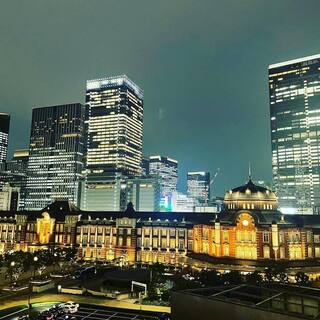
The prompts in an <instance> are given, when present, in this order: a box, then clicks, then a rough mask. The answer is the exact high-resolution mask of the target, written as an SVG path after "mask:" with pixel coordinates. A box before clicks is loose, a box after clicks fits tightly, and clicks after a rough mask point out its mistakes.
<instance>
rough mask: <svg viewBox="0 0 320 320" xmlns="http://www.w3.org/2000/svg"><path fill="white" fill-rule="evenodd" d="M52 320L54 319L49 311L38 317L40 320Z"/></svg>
mask: <svg viewBox="0 0 320 320" xmlns="http://www.w3.org/2000/svg"><path fill="white" fill-rule="evenodd" d="M54 318H55V316H54V314H53V313H52V312H50V311H49V310H47V311H44V312H42V313H40V316H39V319H40V320H54Z"/></svg>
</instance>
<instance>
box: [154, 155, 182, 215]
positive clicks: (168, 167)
mask: <svg viewBox="0 0 320 320" xmlns="http://www.w3.org/2000/svg"><path fill="white" fill-rule="evenodd" d="M149 174H150V176H154V177H156V178H157V179H158V180H159V185H160V198H161V203H160V207H161V210H162V211H171V210H172V194H173V193H174V192H176V191H177V183H178V161H177V160H174V159H171V158H168V157H162V156H150V157H149Z"/></svg>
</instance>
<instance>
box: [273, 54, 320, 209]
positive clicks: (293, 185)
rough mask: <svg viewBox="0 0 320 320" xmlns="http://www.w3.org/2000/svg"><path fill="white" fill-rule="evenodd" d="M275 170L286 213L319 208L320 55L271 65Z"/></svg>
mask: <svg viewBox="0 0 320 320" xmlns="http://www.w3.org/2000/svg"><path fill="white" fill-rule="evenodd" d="M269 92H270V118H271V145H272V169H273V179H274V186H275V189H276V190H275V191H276V192H277V194H278V197H279V205H280V208H282V210H283V212H288V213H289V212H292V213H294V212H298V213H313V212H319V206H320V55H315V56H309V57H305V58H300V59H295V60H290V61H286V62H282V63H277V64H273V65H270V66H269Z"/></svg>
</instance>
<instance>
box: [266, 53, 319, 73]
mask: <svg viewBox="0 0 320 320" xmlns="http://www.w3.org/2000/svg"><path fill="white" fill-rule="evenodd" d="M314 59H320V54H314V55H312V56H307V57H302V58H298V59H292V60H287V61H283V62H279V63H274V64H271V65H269V70H270V69H274V68H279V67H284V66H287V65H290V64H295V63H300V62H305V61H308V60H314Z"/></svg>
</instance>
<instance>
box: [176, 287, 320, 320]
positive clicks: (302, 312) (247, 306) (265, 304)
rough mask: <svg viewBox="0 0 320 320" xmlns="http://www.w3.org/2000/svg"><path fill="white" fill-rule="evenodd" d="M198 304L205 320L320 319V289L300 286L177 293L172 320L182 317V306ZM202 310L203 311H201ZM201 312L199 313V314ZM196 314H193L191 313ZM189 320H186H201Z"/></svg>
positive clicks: (229, 288)
mask: <svg viewBox="0 0 320 320" xmlns="http://www.w3.org/2000/svg"><path fill="white" fill-rule="evenodd" d="M182 300H183V301H184V306H185V308H184V312H185V314H190V313H189V312H188V310H186V308H188V307H187V306H188V305H193V306H195V304H197V307H199V308H200V310H201V314H202V315H203V316H202V319H203V320H204V319H209V318H210V317H211V318H212V317H213V316H214V319H215V320H219V319H224V320H225V319H229V317H230V319H231V317H232V320H238V319H241V320H242V319H258V318H259V319H286V320H287V319H320V289H315V288H305V287H298V286H288V285H276V286H274V285H273V286H251V285H245V284H242V285H238V286H222V287H213V288H201V289H192V290H185V291H181V292H175V293H174V294H173V299H172V319H177V320H179V319H182V318H181V317H180V314H181V313H180V311H179V308H180V303H181V301H182ZM200 310H199V311H200ZM199 311H198V312H199ZM190 312H191V313H192V311H190ZM196 313H197V311H195V313H194V317H192V316H188V317H184V319H197V318H196Z"/></svg>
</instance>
